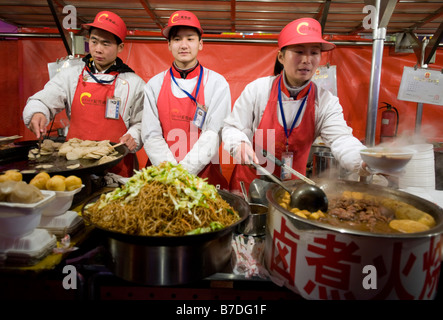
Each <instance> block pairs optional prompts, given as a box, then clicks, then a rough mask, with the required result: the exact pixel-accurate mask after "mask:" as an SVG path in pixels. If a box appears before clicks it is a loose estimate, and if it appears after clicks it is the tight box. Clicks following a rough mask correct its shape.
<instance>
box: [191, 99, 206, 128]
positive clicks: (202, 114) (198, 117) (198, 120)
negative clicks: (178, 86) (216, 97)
mask: <svg viewBox="0 0 443 320" xmlns="http://www.w3.org/2000/svg"><path fill="white" fill-rule="evenodd" d="M206 111H207V108H206V106H204V105H202V104H200V103H197V109H195V113H194V119H193V120H192V123H193V124H194V125H195V126H196V127H198V128H200V129H201V128H202V127H203V123H205V119H206Z"/></svg>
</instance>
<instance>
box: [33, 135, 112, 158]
mask: <svg viewBox="0 0 443 320" xmlns="http://www.w3.org/2000/svg"><path fill="white" fill-rule="evenodd" d="M37 153H38V149H32V150H30V151H29V155H28V158H29V159H35V158H36V154H37ZM54 153H56V155H57V156H60V157H66V159H67V160H79V159H90V160H94V159H95V160H99V161H98V164H102V163H105V162H109V161H112V160H115V159H117V157H118V156H119V153H118V151H116V150H115V148H114V147H113V146H112V145H111V143H110V141H109V140H102V141H93V140H82V139H78V138H73V139H70V140H68V141H66V142H64V143H60V142H58V143H57V142H54V141H52V140H50V139H45V140H43V142H42V145H41V150H40V156H43V155H52V154H54Z"/></svg>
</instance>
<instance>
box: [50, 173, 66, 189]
mask: <svg viewBox="0 0 443 320" xmlns="http://www.w3.org/2000/svg"><path fill="white" fill-rule="evenodd" d="M46 189H47V190H52V191H65V189H66V186H65V180H64V179H62V178H60V177H57V176H53V177H51V178H50V179H49V180H48V181H47V182H46Z"/></svg>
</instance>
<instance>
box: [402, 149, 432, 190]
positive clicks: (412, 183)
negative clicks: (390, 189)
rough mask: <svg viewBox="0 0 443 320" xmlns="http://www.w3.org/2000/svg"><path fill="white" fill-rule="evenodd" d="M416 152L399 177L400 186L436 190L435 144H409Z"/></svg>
mask: <svg viewBox="0 0 443 320" xmlns="http://www.w3.org/2000/svg"><path fill="white" fill-rule="evenodd" d="M407 147H408V148H411V149H414V150H415V151H416V152H415V154H414V155H413V156H412V158H411V160H410V161H409V162H408V163H407V164H406V166H405V168H404V171H405V172H404V174H402V175H401V176H400V177H399V188H400V189H405V188H408V187H417V188H423V189H432V190H435V162H434V146H433V145H432V144H414V145H409V146H407Z"/></svg>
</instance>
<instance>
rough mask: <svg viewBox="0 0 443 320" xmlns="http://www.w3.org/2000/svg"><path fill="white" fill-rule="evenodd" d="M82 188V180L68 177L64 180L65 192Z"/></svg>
mask: <svg viewBox="0 0 443 320" xmlns="http://www.w3.org/2000/svg"><path fill="white" fill-rule="evenodd" d="M81 186H82V179H80V178H79V177H77V176H69V177H67V178H66V179H65V187H66V190H67V191H72V190H75V189H78V188H80V187H81Z"/></svg>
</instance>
